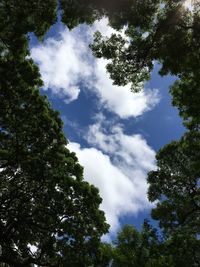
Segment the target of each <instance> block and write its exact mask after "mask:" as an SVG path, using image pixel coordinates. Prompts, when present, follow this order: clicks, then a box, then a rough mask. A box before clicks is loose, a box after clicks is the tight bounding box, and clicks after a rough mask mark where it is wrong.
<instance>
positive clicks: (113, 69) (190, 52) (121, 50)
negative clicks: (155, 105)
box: [91, 0, 200, 91]
mask: <svg viewBox="0 0 200 267" xmlns="http://www.w3.org/2000/svg"><path fill="white" fill-rule="evenodd" d="M147 2H148V3H149V4H150V6H152V11H153V12H149V10H148V9H147V10H146V9H145V5H144V6H141V10H140V9H139V10H138V14H143V16H141V17H142V18H143V17H145V18H146V17H147V18H148V17H149V16H150V18H151V19H147V21H145V22H142V21H140V20H137V19H136V20H135V21H134V20H131V21H130V20H129V18H128V17H126V15H125V14H124V15H125V18H124V20H125V21H126V23H124V24H123V25H125V26H126V27H125V32H124V34H123V35H121V34H113V35H112V36H111V37H109V38H103V37H102V36H101V34H100V33H97V34H96V36H95V39H94V43H93V45H92V46H91V47H92V49H93V52H94V55H95V56H97V57H104V58H106V59H109V60H110V63H109V65H108V66H107V69H108V71H109V73H110V76H111V78H112V79H113V80H114V83H115V84H118V85H125V84H127V83H132V90H133V91H134V90H135V87H136V91H137V89H138V88H137V86H136V85H137V83H138V82H140V79H139V80H138V81H137V77H138V76H139V77H141V79H143V81H145V80H146V79H147V78H148V77H150V72H151V70H152V68H153V62H154V61H157V62H159V63H161V66H162V67H161V70H160V74H161V75H166V74H168V73H170V74H173V75H183V74H186V73H190V72H191V71H193V70H197V69H199V63H198V62H199V51H200V47H199V43H200V34H199V33H200V30H199V29H200V28H199V27H200V17H199V16H200V11H199V8H200V7H199V4H198V1H196V2H197V4H196V5H195V6H194V11H192V12H191V11H190V10H189V9H186V8H184V5H183V2H184V1H171V0H168V1H167V0H166V1H162V2H161V3H160V1H153V0H152V1H147ZM135 3H137V1H133V2H131V6H130V7H129V8H130V9H132V10H133V12H134V11H135V12H137V5H136V6H135ZM142 4H143V2H142ZM133 17H134V16H133ZM123 25H122V26H123ZM144 74H145V75H144Z"/></svg>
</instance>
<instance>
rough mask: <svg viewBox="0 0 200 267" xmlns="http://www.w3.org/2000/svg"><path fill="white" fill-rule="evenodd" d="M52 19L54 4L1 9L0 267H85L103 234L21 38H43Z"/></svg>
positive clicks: (91, 190)
mask: <svg viewBox="0 0 200 267" xmlns="http://www.w3.org/2000/svg"><path fill="white" fill-rule="evenodd" d="M55 16H56V1H45V2H44V1H34V2H30V1H2V2H1V5H0V17H1V21H0V27H1V29H3V30H2V31H1V34H0V49H1V50H0V52H1V58H0V77H1V85H0V192H1V193H0V263H5V264H8V265H9V266H13V267H15V266H16V267H20V266H21V267H22V266H24V267H25V266H26V267H28V266H31V265H32V264H36V265H37V266H66V264H67V265H68V266H77V267H78V266H89V265H91V264H92V263H93V262H94V261H95V260H96V259H97V256H98V248H99V245H100V237H101V236H102V234H105V233H106V232H107V231H108V225H107V224H106V223H105V217H104V213H103V212H102V211H101V210H100V209H99V205H100V203H101V198H100V196H99V192H98V189H97V188H95V187H94V186H93V185H90V184H89V183H87V182H86V181H84V179H83V168H82V166H80V165H79V163H78V159H77V157H76V155H75V154H74V153H71V152H70V151H69V150H68V149H67V147H66V146H67V140H66V138H65V136H64V134H63V130H62V121H61V119H60V117H59V113H58V112H57V111H54V110H53V109H52V108H51V106H50V104H49V102H48V100H47V98H46V97H44V96H41V95H40V92H39V88H40V87H41V86H42V81H41V78H40V74H39V71H38V68H37V66H36V65H35V64H34V63H33V61H32V60H31V59H29V51H28V36H27V34H28V33H29V32H32V31H33V32H35V33H36V34H37V35H38V36H39V37H41V36H42V35H43V34H44V33H45V31H46V30H47V29H48V28H49V26H50V25H51V24H52V23H53V22H54V20H55ZM22 17H23V20H22Z"/></svg>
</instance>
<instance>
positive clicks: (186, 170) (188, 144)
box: [148, 131, 200, 234]
mask: <svg viewBox="0 0 200 267" xmlns="http://www.w3.org/2000/svg"><path fill="white" fill-rule="evenodd" d="M199 153H200V133H199V132H193V131H192V132H188V133H186V134H185V135H184V136H183V137H182V138H181V140H180V141H175V142H172V143H170V144H169V145H166V146H165V147H164V148H162V149H161V150H160V151H159V153H158V154H157V156H156V158H157V167H158V169H157V170H156V171H152V172H150V173H149V176H148V182H149V184H150V187H149V193H148V194H149V199H150V200H151V201H155V200H159V202H158V203H157V206H156V208H154V209H153V210H152V216H153V218H154V219H158V220H159V221H160V226H161V227H163V228H164V229H165V231H166V232H167V233H170V234H172V233H173V232H174V231H177V230H178V231H182V232H184V233H192V234H199V233H200V228H199V226H200V225H199V220H200V188H199V177H200V168H199V166H200V154H199Z"/></svg>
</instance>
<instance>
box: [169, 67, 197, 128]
mask: <svg viewBox="0 0 200 267" xmlns="http://www.w3.org/2000/svg"><path fill="white" fill-rule="evenodd" d="M170 92H171V94H172V103H173V105H174V106H176V107H178V109H179V114H180V116H181V117H182V118H183V122H184V125H185V126H186V127H187V128H188V129H190V130H196V131H199V129H200V112H199V101H200V84H199V70H197V71H195V72H188V73H187V74H185V75H183V76H182V77H181V79H180V80H177V81H176V82H175V83H174V84H173V86H172V87H171V89H170Z"/></svg>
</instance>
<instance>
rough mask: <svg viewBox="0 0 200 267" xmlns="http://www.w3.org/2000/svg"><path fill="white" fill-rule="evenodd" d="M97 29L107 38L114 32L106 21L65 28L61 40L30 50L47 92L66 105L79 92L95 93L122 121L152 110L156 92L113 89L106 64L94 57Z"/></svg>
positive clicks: (156, 99)
mask: <svg viewBox="0 0 200 267" xmlns="http://www.w3.org/2000/svg"><path fill="white" fill-rule="evenodd" d="M96 30H100V31H101V32H102V33H103V34H104V35H110V34H111V33H113V32H114V30H113V29H111V28H110V27H109V26H107V20H106V19H103V20H101V21H99V22H96V23H95V24H94V25H93V26H92V27H89V26H79V27H78V28H76V29H74V30H72V31H69V30H67V29H66V28H65V29H64V30H62V31H61V32H60V33H59V38H57V39H53V38H48V39H47V40H46V41H45V42H44V43H41V44H39V45H37V46H35V47H33V48H32V49H31V57H32V58H33V59H34V60H35V61H36V62H37V63H38V65H39V68H40V72H41V75H42V79H43V81H44V89H46V90H47V89H50V90H52V91H53V93H55V94H56V95H58V96H59V97H61V98H62V99H63V100H64V101H65V102H66V103H69V102H71V101H74V100H76V99H77V98H78V96H79V93H80V90H83V89H84V90H85V91H86V92H87V90H92V91H93V92H95V93H96V94H97V96H98V97H99V102H100V103H101V104H103V106H104V108H106V109H108V110H110V111H111V112H114V113H116V114H117V115H118V116H120V117H121V118H128V117H131V116H133V117H136V116H139V115H141V114H143V113H144V112H145V111H147V110H149V109H151V108H152V107H153V106H155V105H156V104H157V103H158V101H159V96H158V91H157V90H150V89H148V90H144V91H142V92H140V93H132V92H131V91H130V86H129V85H128V86H125V87H120V86H114V85H113V84H112V80H111V79H110V78H109V74H108V73H106V69H105V65H106V61H105V60H103V59H96V58H94V57H93V56H92V53H91V51H90V49H89V48H88V45H89V43H90V42H91V40H92V35H93V33H94V32H95V31H96Z"/></svg>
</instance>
